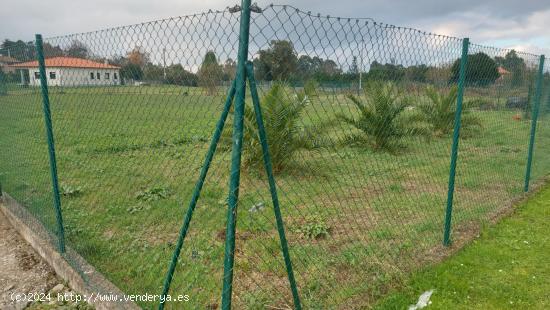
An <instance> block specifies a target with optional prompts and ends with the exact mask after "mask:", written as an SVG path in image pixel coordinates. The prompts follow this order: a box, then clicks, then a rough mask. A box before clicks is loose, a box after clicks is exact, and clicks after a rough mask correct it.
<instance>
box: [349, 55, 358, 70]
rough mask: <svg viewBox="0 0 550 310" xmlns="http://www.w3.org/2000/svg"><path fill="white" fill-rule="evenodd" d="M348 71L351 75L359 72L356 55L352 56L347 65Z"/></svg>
mask: <svg viewBox="0 0 550 310" xmlns="http://www.w3.org/2000/svg"><path fill="white" fill-rule="evenodd" d="M349 73H351V74H353V75H357V74H359V66H358V65H357V56H353V58H352V60H351V65H350V66H349Z"/></svg>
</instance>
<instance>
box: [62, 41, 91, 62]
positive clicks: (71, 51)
mask: <svg viewBox="0 0 550 310" xmlns="http://www.w3.org/2000/svg"><path fill="white" fill-rule="evenodd" d="M65 55H67V56H69V57H75V58H88V56H90V55H89V51H88V47H87V46H86V44H84V43H82V42H80V41H78V40H74V41H72V42H71V45H69V47H68V48H67V49H66V50H65Z"/></svg>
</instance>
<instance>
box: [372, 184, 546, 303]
mask: <svg viewBox="0 0 550 310" xmlns="http://www.w3.org/2000/svg"><path fill="white" fill-rule="evenodd" d="M549 218H550V187H546V188H545V189H544V190H542V192H541V193H538V194H536V195H535V196H533V197H532V198H530V199H529V200H528V201H527V202H526V203H523V204H521V205H520V206H518V207H517V210H515V212H514V214H513V215H511V216H510V217H508V218H506V219H504V220H503V221H502V222H501V223H498V224H497V225H496V226H494V227H486V228H485V229H483V230H482V232H481V237H480V238H477V239H476V240H474V241H473V242H472V244H470V245H468V246H466V247H465V248H464V249H462V250H461V251H460V252H459V253H457V254H456V255H455V256H453V257H452V258H450V259H448V260H446V261H445V262H443V263H441V264H439V265H437V266H435V267H430V268H429V269H427V270H424V271H421V272H417V273H415V274H414V275H413V276H412V279H411V280H410V281H408V282H407V284H405V287H406V288H405V289H403V290H401V291H398V292H394V293H392V294H390V295H389V296H388V297H386V298H384V300H382V301H381V302H380V303H379V304H377V305H376V306H375V307H374V308H375V309H407V307H408V306H409V305H410V304H416V301H417V298H418V296H419V295H420V294H422V293H423V292H425V291H427V290H432V289H433V290H434V293H433V295H432V297H431V301H432V304H431V305H430V306H429V307H428V308H427V309H549V308H550V267H549V266H548V253H550V238H549V236H548V219H549Z"/></svg>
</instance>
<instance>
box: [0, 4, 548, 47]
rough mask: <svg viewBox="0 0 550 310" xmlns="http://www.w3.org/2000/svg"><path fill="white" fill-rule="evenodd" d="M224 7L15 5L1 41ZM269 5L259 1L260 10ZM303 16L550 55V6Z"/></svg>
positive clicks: (387, 8)
mask: <svg viewBox="0 0 550 310" xmlns="http://www.w3.org/2000/svg"><path fill="white" fill-rule="evenodd" d="M237 2H238V1H232V2H228V1H221V0H200V1H197V0H157V1H152V0H147V1H146V0H93V1H90V0H86V1H82V0H47V1H44V0H16V1H9V2H7V3H4V5H3V6H2V10H0V39H1V40H4V39H6V38H9V39H12V40H15V39H24V40H31V39H32V38H33V35H34V33H37V32H38V33H42V34H43V35H44V36H45V37H49V36H54V35H62V34H67V33H75V32H85V31H91V30H96V29H103V28H108V27H113V26H120V25H127V24H135V23H140V22H143V21H150V20H155V19H160V18H166V17H171V16H178V15H187V14H192V13H197V12H202V11H205V10H208V9H222V8H225V7H226V6H233V5H234V4H236V3H237ZM269 3H271V2H270V1H263V0H262V1H258V4H259V6H260V7H263V6H266V5H268V4H269ZM275 3H276V4H290V5H293V6H296V7H298V8H301V9H302V10H304V11H312V12H316V13H321V15H327V14H328V15H331V16H343V17H371V18H374V19H375V20H378V21H381V22H386V23H390V24H395V25H398V26H409V27H414V28H419V29H421V30H426V31H431V32H434V33H439V34H446V35H452V36H457V37H466V36H467V37H470V38H471V40H472V41H473V42H475V43H480V44H488V45H494V46H498V47H506V48H515V49H517V50H521V51H528V52H532V53H537V54H538V53H545V54H546V55H550V1H549V0H455V1H444V0H337V1H334V0H333V1H328V0H294V1H291V0H288V1H286V2H275Z"/></svg>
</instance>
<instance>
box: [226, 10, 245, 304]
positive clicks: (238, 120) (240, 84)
mask: <svg viewBox="0 0 550 310" xmlns="http://www.w3.org/2000/svg"><path fill="white" fill-rule="evenodd" d="M240 21H241V23H240V32H239V52H238V62H237V72H236V85H235V86H236V89H237V92H236V98H235V109H234V111H235V112H234V115H233V140H232V142H233V143H232V144H233V147H232V151H231V175H230V180H229V198H228V208H227V227H226V233H225V252H224V264H223V289H222V309H223V310H229V309H231V293H232V286H233V263H234V260H235V228H236V227H235V226H236V220H237V204H238V200H239V184H240V177H241V152H242V142H243V115H244V98H245V93H246V60H247V58H248V40H249V38H248V36H249V30H250V0H242V2H241V20H240Z"/></svg>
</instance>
